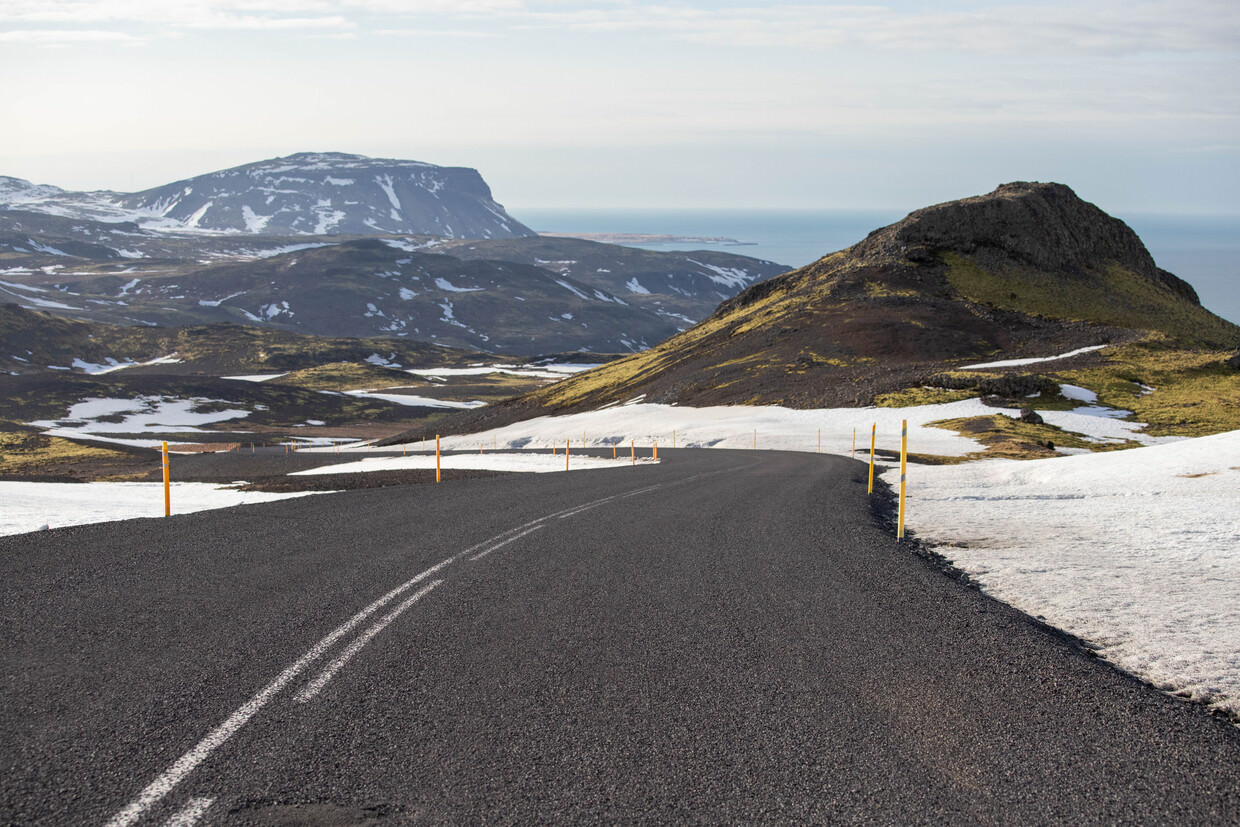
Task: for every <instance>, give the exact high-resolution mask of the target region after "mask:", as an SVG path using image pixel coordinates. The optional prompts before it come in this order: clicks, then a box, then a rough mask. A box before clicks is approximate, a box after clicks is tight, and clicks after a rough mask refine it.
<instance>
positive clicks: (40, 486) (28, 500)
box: [0, 482, 310, 535]
mask: <svg viewBox="0 0 1240 827" xmlns="http://www.w3.org/2000/svg"><path fill="white" fill-rule="evenodd" d="M307 493H310V492H304V493H303V492H298V493H289V494H270V493H265V492H262V491H236V490H234V489H230V488H220V487H218V486H216V485H212V484H211V483H203V482H174V483H172V485H171V501H172V513H173V514H189V513H192V512H195V511H206V510H208V509H212V508H228V507H230V506H234V505H246V504H249V503H262V502H269V501H271V500H282V499H286V498H288V497H301V496H305V494H307ZM0 501H2V502H3V503H4V505H3V507H0V535H7V534H22V533H24V532H27V531H39V530H40V529H43V528H60V527H62V526H71V525H86V524H88V523H106V522H110V521H112V520H129V519H133V518H135V517H163V516H164V484H163V483H162V482H88V483H58V482H0Z"/></svg>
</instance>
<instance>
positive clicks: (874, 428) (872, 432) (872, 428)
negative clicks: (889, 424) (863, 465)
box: [869, 422, 878, 494]
mask: <svg viewBox="0 0 1240 827" xmlns="http://www.w3.org/2000/svg"><path fill="white" fill-rule="evenodd" d="M877 432H878V423H877V422H875V423H874V424H873V425H871V426H870V491H869V493H871V494H873V493H874V435H875V434H876V433H877Z"/></svg>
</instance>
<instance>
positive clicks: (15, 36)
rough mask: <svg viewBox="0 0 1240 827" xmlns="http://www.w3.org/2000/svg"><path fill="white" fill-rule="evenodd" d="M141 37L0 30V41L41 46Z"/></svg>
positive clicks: (83, 31) (81, 31)
mask: <svg viewBox="0 0 1240 827" xmlns="http://www.w3.org/2000/svg"><path fill="white" fill-rule="evenodd" d="M141 42H142V39H141V38H137V37H134V36H133V35H131V34H128V33H126V32H110V31H95V30H87V29H77V30H73V31H62V30H54V29H17V30H14V31H7V32H0V43H31V44H36V45H43V46H63V45H67V44H70V43H124V44H135V43H141Z"/></svg>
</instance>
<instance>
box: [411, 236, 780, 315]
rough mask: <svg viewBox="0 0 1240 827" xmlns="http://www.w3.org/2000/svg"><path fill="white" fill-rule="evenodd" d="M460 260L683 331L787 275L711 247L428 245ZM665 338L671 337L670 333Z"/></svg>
mask: <svg viewBox="0 0 1240 827" xmlns="http://www.w3.org/2000/svg"><path fill="white" fill-rule="evenodd" d="M429 252H442V253H446V254H448V255H451V256H455V257H456V258H459V259H462V260H464V261H478V260H492V261H514V262H521V263H524V264H529V265H533V266H536V267H541V268H543V269H546V270H550V271H551V272H553V273H557V274H559V275H561V276H564V277H566V278H570V279H575V280H577V281H582V282H585V283H587V284H589V285H590V286H591V287H593V288H595V289H598V290H602V291H604V292H607V293H611V294H613V295H616V296H623V297H624V299H625V300H626V301H627V302H629V303H631V304H633V305H636V306H638V307H642V308H645V309H647V310H650V311H651V312H653V313H655V314H657V315H660V316H663V317H664V318H666V319H668V320H670V321H672V322H673V323H675V324H676V325H677V329H683V328H684V327H686V326H687V325H690V324H693V323H694V322H696V321H698V320H700V319H704V318H706V317H707V316H709V315H710V314H711V313H712V312H713V311H714V309H715V308H716V307H718V306H719V302H721V301H723V300H724V299H728V298H731V297H732V296H735V295H736V294H737V292H739V291H740V290H742V289H744V288H746V287H748V286H749V285H751V284H754V283H756V282H759V281H762V280H763V279H767V278H770V277H771V276H775V275H779V274H780V273H786V272H787V271H788V268H787V267H785V266H783V265H782V264H775V263H774V262H770V261H762V260H760V259H753V258H748V257H744V256H737V255H733V254H731V253H722V252H716V251H713V250H696V251H694V252H685V253H680V252H655V251H651V250H641V249H638V248H635V247H621V246H618V245H615V244H602V243H599V242H597V241H587V240H583V239H576V238H567V237H553V236H536V237H534V238H513V239H497V240H494V241H449V242H445V243H444V244H441V245H438V246H436V247H434V248H431V249H430V250H429ZM668 335H671V334H670V333H669V334H668Z"/></svg>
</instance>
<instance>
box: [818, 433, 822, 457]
mask: <svg viewBox="0 0 1240 827" xmlns="http://www.w3.org/2000/svg"><path fill="white" fill-rule="evenodd" d="M818 453H820V454H821V453H822V428H819V429H818Z"/></svg>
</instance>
